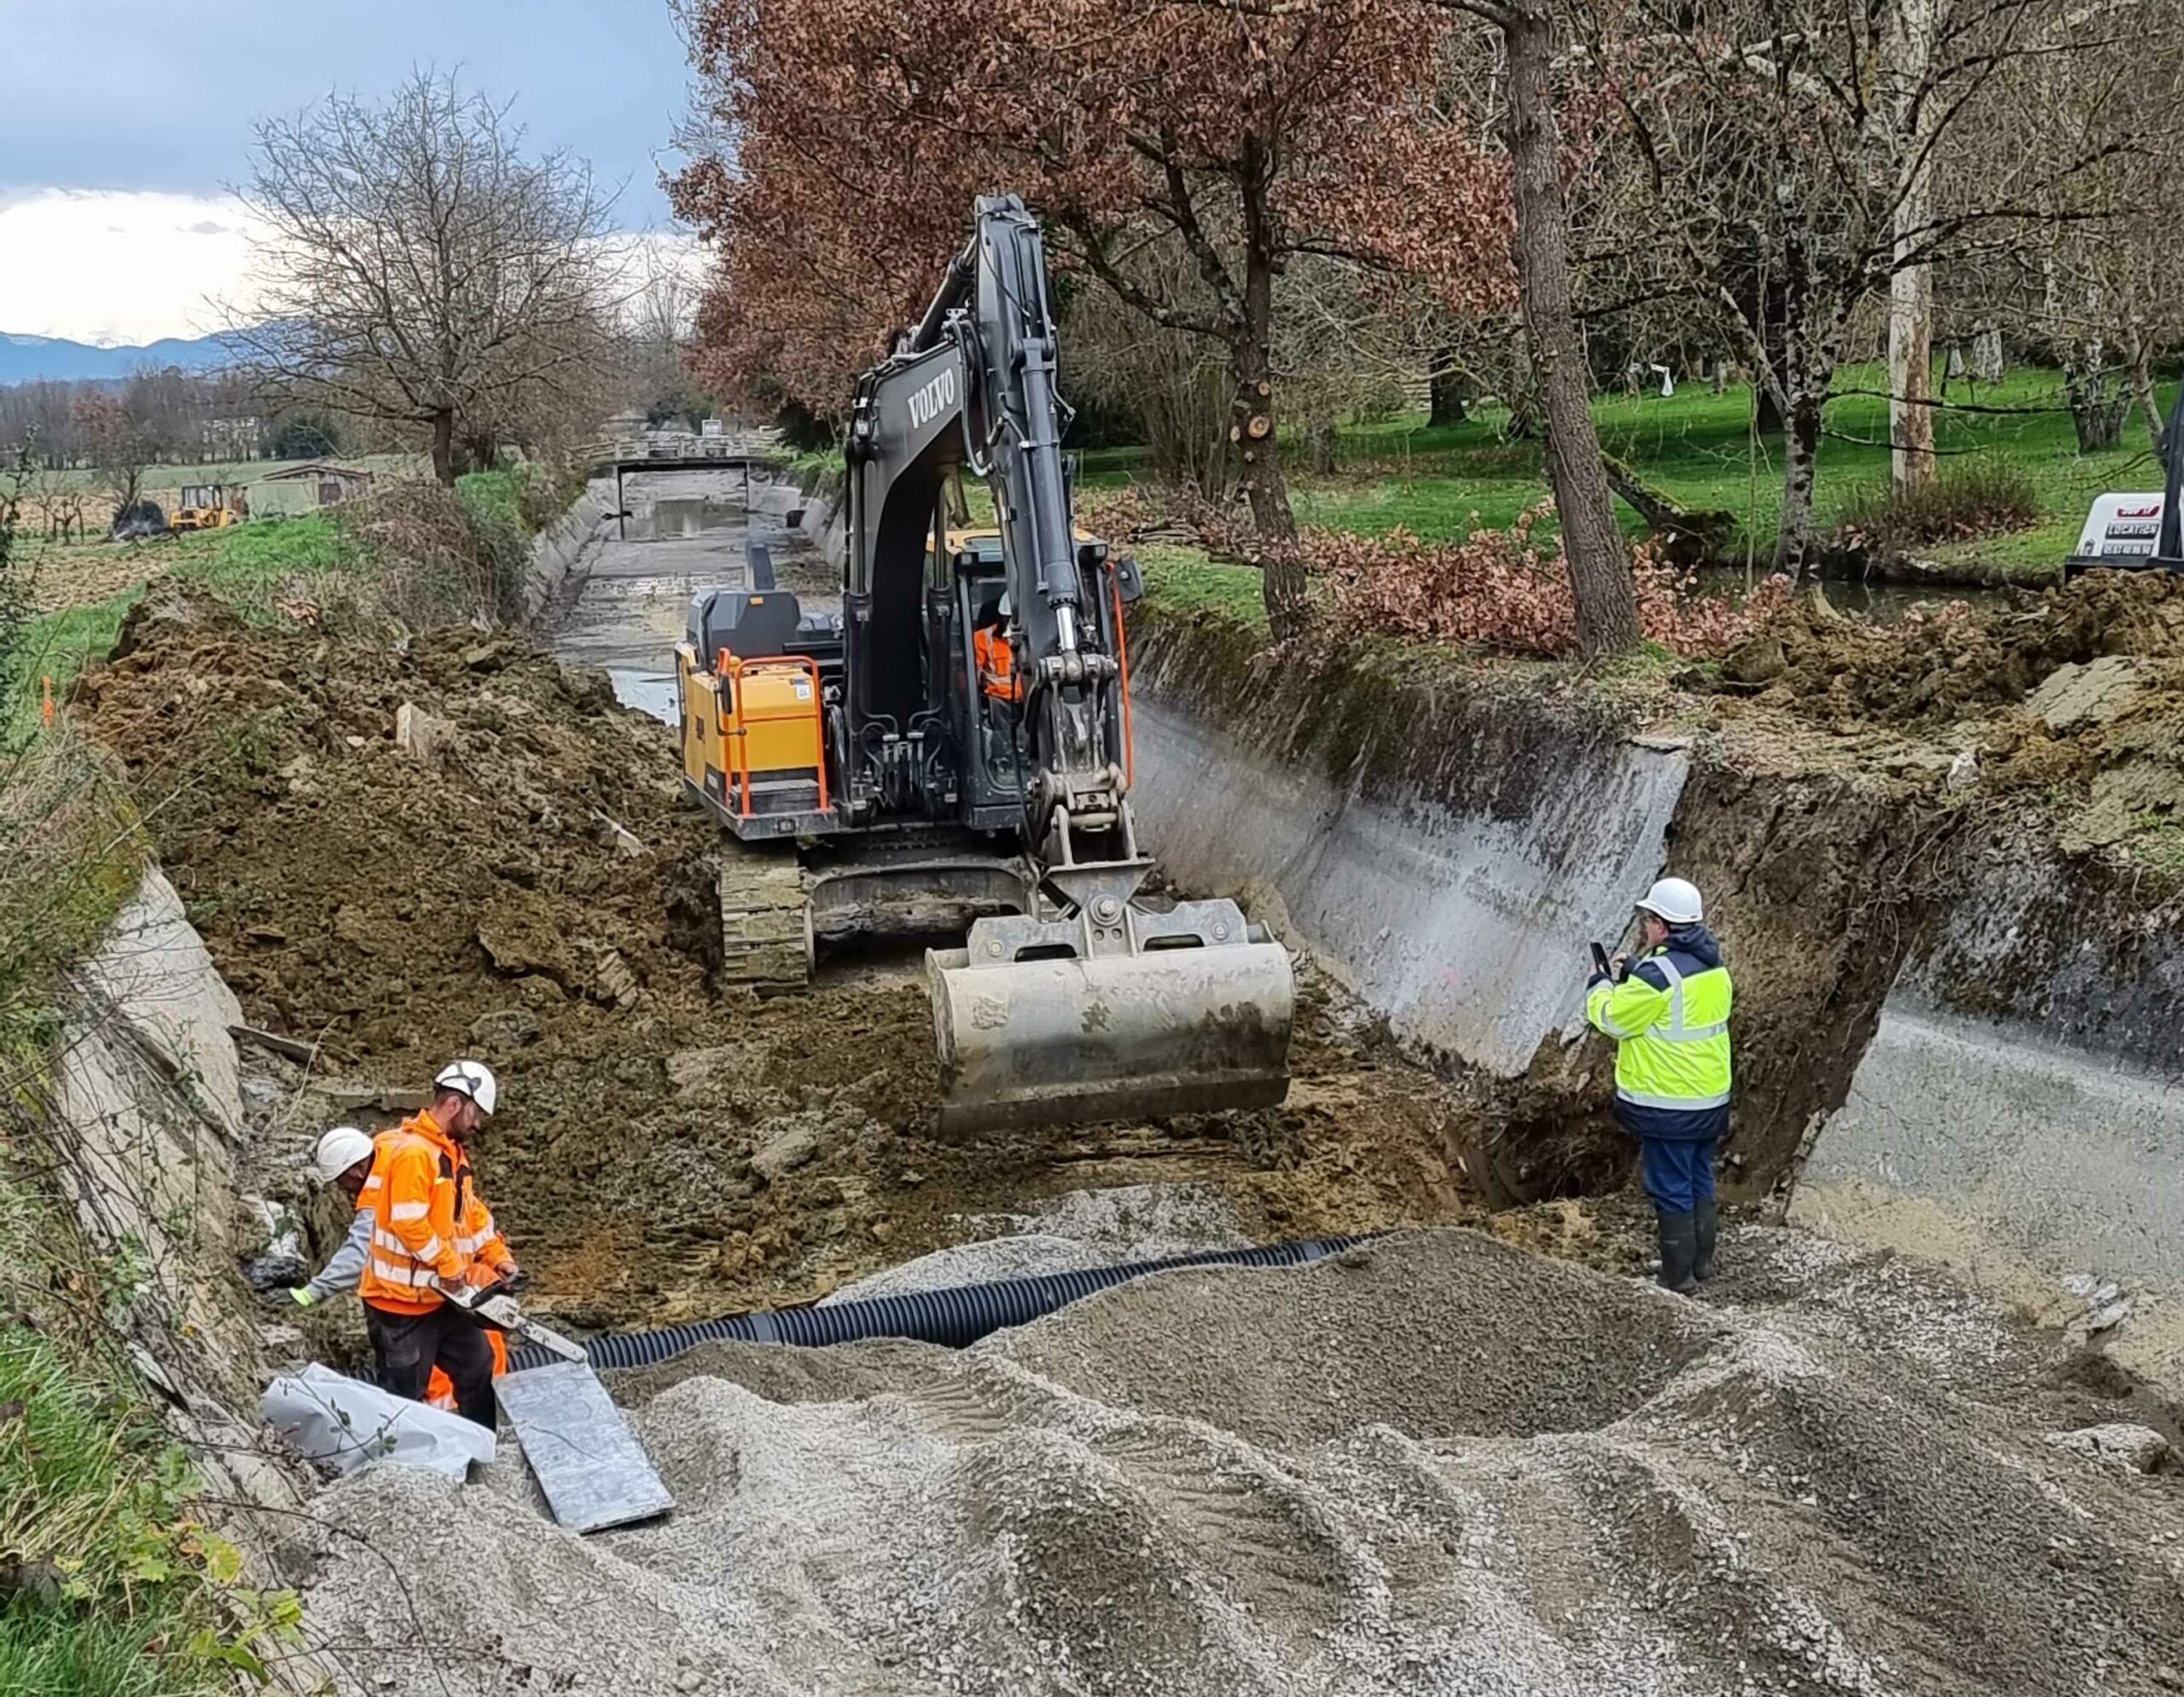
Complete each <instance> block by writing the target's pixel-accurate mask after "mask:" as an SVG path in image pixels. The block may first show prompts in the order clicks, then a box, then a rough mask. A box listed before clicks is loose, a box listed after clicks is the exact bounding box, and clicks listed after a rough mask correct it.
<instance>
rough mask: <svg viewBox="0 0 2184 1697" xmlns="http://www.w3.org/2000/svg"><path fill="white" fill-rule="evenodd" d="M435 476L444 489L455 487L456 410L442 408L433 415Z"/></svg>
mask: <svg viewBox="0 0 2184 1697" xmlns="http://www.w3.org/2000/svg"><path fill="white" fill-rule="evenodd" d="M433 477H434V478H435V479H438V480H439V484H440V485H441V486H442V487H443V488H446V489H452V488H454V487H455V410H454V409H453V408H452V407H442V408H441V409H440V410H439V411H438V412H436V413H434V414H433Z"/></svg>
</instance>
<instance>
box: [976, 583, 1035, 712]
mask: <svg viewBox="0 0 2184 1697" xmlns="http://www.w3.org/2000/svg"><path fill="white" fill-rule="evenodd" d="M1008 613H1009V607H1008V591H1006V590H1003V591H1002V597H1001V605H1000V606H999V607H996V608H995V609H994V622H993V623H992V624H990V625H980V626H979V628H978V629H977V630H975V631H973V632H972V633H971V658H972V659H973V660H975V661H976V662H977V663H978V668H979V689H982V690H983V691H985V696H986V699H987V700H989V701H1020V700H1023V699H1024V680H1023V679H1022V678H1020V677H1018V676H1017V675H1016V650H1015V649H1014V648H1011V647H1010V646H1009V645H1008Z"/></svg>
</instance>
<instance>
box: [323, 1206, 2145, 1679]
mask: <svg viewBox="0 0 2184 1697" xmlns="http://www.w3.org/2000/svg"><path fill="white" fill-rule="evenodd" d="M1735 1247H1737V1248H1738V1249H1739V1251H1740V1252H1744V1251H1746V1250H1749V1251H1751V1258H1752V1259H1753V1260H1754V1261H1756V1262H1762V1263H1763V1275H1762V1276H1756V1277H1755V1279H1754V1281H1753V1287H1752V1288H1753V1290H1754V1292H1755V1294H1753V1295H1751V1296H1750V1297H1749V1298H1746V1297H1740V1296H1737V1295H1736V1294H1734V1293H1724V1296H1723V1298H1722V1299H1719V1300H1709V1301H1705V1302H1687V1301H1685V1300H1682V1299H1677V1298H1674V1297H1670V1296H1668V1295H1667V1294H1666V1293H1662V1292H1659V1291H1657V1290H1653V1289H1652V1288H1650V1287H1647V1286H1645V1285H1643V1284H1642V1283H1641V1282H1639V1281H1635V1280H1632V1279H1628V1278H1618V1277H1612V1276H1606V1275H1602V1274H1600V1273H1597V1272H1594V1271H1592V1270H1588V1269H1586V1268H1583V1267H1580V1266H1577V1265H1574V1264H1569V1263H1565V1262H1556V1261H1553V1260H1550V1259H1548V1258H1543V1257H1541V1256H1538V1255H1536V1254H1534V1253H1531V1252H1526V1251H1524V1250H1520V1249H1516V1248H1513V1247H1508V1246H1506V1245H1502V1244H1499V1243H1496V1242H1495V1241H1493V1240H1491V1239H1490V1238H1489V1237H1486V1236H1484V1235H1478V1234H1473V1233H1469V1232H1422V1233H1417V1234H1412V1235H1405V1236H1403V1237H1400V1238H1396V1239H1391V1240H1388V1241H1384V1242H1382V1243H1380V1244H1378V1245H1376V1246H1374V1247H1373V1249H1372V1250H1371V1251H1370V1252H1368V1253H1360V1254H1356V1255H1352V1256H1348V1257H1345V1258H1340V1259H1339V1260H1337V1261H1331V1262H1327V1263H1322V1264H1317V1265H1315V1266H1312V1267H1309V1268H1304V1269H1297V1270H1221V1271H1211V1270H1207V1271H1192V1272H1182V1273H1175V1274H1168V1275H1163V1276H1158V1277H1155V1278H1153V1279H1150V1280H1147V1281H1141V1282H1140V1283H1136V1284H1133V1285H1130V1286H1128V1287H1123V1288H1121V1289H1118V1290H1115V1291H1111V1292H1108V1293H1103V1294H1102V1295H1101V1296H1099V1297H1096V1298H1094V1299H1089V1300H1087V1301H1086V1302H1083V1303H1081V1304H1078V1305H1075V1306H1073V1307H1072V1308H1070V1309H1067V1310H1065V1311H1062V1312H1060V1313H1059V1314H1057V1315H1054V1316H1049V1317H1048V1319H1046V1320H1044V1321H1042V1322H1038V1323H1037V1324H1036V1325H1033V1326H1031V1327H1027V1328H1022V1329H1021V1330H1019V1331H1015V1332H1013V1333H1005V1334H997V1335H996V1336H995V1337H993V1338H990V1339H988V1340H985V1342H984V1343H981V1344H979V1345H976V1346H975V1347H973V1348H972V1349H970V1350H967V1351H961V1352H960V1353H951V1352H949V1351H941V1350H937V1349H932V1348H928V1347H926V1346H922V1345H902V1344H885V1345H853V1346H847V1347H842V1348H837V1349H834V1350H826V1351H797V1350H787V1349H779V1348H775V1349H768V1348H764V1347H758V1346H750V1345H716V1346H712V1347H711V1348H708V1349H706V1350H701V1351H694V1352H693V1353H692V1355H691V1356H689V1357H684V1358H683V1359H682V1360H681V1361H678V1362H677V1363H669V1364H668V1365H666V1366H665V1367H661V1368H655V1369H648V1370H646V1371H644V1372H640V1373H632V1374H617V1375H613V1386H612V1388H613V1390H614V1392H615V1394H616V1396H617V1398H618V1399H619V1400H620V1401H621V1402H622V1403H623V1404H624V1406H625V1407H627V1408H628V1409H630V1415H631V1419H632V1421H633V1422H634V1424H635V1426H636V1430H637V1432H638V1433H639V1435H640V1437H641V1438H642V1441H643V1443H644V1444H645V1446H646V1449H647V1450H648V1453H649V1454H650V1456H652V1459H653V1462H654V1463H655V1465H656V1466H658V1467H659V1470H660V1472H661V1473H662V1476H663V1477H664V1478H665V1480H666V1481H667V1483H668V1485H669V1486H670V1488H671V1490H672V1491H674V1493H675V1495H676V1498H677V1509H676V1511H675V1513H674V1514H673V1515H672V1516H671V1517H670V1518H668V1519H667V1520H664V1521H662V1522H659V1523H657V1524H655V1525H653V1526H644V1527H633V1528H629V1529H625V1530H622V1531H613V1532H608V1533H605V1534H601V1535H600V1536H597V1537H592V1538H590V1539H578V1538H576V1537H571V1536H568V1535H566V1534H565V1533H562V1532H561V1531H558V1530H557V1529H555V1528H554V1527H552V1526H550V1524H548V1523H546V1522H545V1521H544V1520H543V1516H542V1513H541V1511H540V1509H539V1508H538V1507H537V1503H536V1502H535V1500H534V1499H535V1494H534V1493H531V1492H529V1491H526V1489H525V1488H524V1487H523V1485H521V1484H520V1483H518V1482H516V1480H520V1473H517V1474H516V1479H515V1480H511V1479H510V1478H509V1477H508V1475H509V1474H510V1473H511V1472H512V1471H513V1470H514V1459H513V1457H512V1456H510V1455H509V1453H508V1445H506V1444H504V1445H503V1450H502V1460H501V1461H499V1462H497V1463H496V1464H495V1466H494V1467H492V1468H491V1469H489V1470H488V1478H487V1479H486V1480H485V1482H484V1483H481V1484H473V1485H470V1486H468V1488H463V1487H457V1486H454V1485H450V1484H449V1483H447V1482H446V1481H443V1480H440V1479H435V1478H433V1477H430V1476H427V1475H422V1474H416V1473H394V1472H392V1471H386V1470H382V1471H381V1472H380V1473H378V1474H376V1475H367V1476H364V1477H362V1478H358V1479H350V1480H346V1481H343V1482H341V1483H340V1484H338V1485H334V1486H333V1487H331V1488H329V1489H328V1491H326V1492H325V1493H324V1494H323V1495H322V1497H321V1498H320V1499H319V1501H318V1502H317V1505H316V1507H315V1511H314V1512H315V1513H316V1514H317V1515H318V1516H320V1517H321V1518H322V1520H324V1521H325V1522H326V1523H327V1524H328V1526H331V1527H333V1528H338V1529H339V1532H338V1533H335V1534H328V1535H323V1536H322V1546H323V1548H322V1555H321V1559H320V1560H319V1564H318V1566H317V1572H316V1574H315V1577H314V1578H313V1579H312V1581H311V1584H310V1585H309V1587H308V1591H307V1603H308V1607H309V1618H310V1619H311V1623H312V1628H313V1631H314V1633H315V1635H317V1636H322V1637H324V1638H325V1639H327V1640H328V1642H334V1643H337V1644H340V1645H341V1646H344V1647H345V1648H343V1650H342V1652H341V1658H342V1661H343V1664H344V1665H345V1668H346V1671H347V1675H348V1677H349V1678H350V1679H351V1680H352V1681H354V1682H356V1686H357V1688H358V1689H360V1690H367V1691H369V1690H374V1689H376V1688H379V1686H378V1684H377V1682H379V1681H380V1680H382V1679H385V1680H387V1681H389V1684H388V1686H387V1687H386V1688H392V1689H398V1690H402V1691H420V1692H432V1691H438V1690H439V1689H441V1688H442V1685H443V1683H444V1689H445V1691H446V1692H447V1693H448V1694H449V1697H502V1694H516V1693H525V1694H528V1693H534V1692H543V1691H576V1692H586V1691H595V1692H602V1693H604V1692H608V1691H613V1692H617V1693H626V1694H651V1693H655V1692H658V1693H668V1692H676V1691H686V1690H733V1691H735V1692H738V1693H760V1694H774V1693H781V1694H784V1697H786V1694H789V1693H796V1694H811V1697H834V1694H840V1697H848V1694H851V1693H855V1694H859V1697H863V1694H888V1697H895V1694H903V1697H907V1694H918V1697H927V1694H930V1697H943V1694H947V1697H972V1694H977V1697H1003V1694H1008V1697H1034V1694H1037V1697H1047V1694H1053V1697H1065V1694H1066V1697H1085V1694H1113V1697H1240V1694H1262V1693H1263V1694H1269V1697H1273V1694H1280V1697H1368V1694H1370V1697H1382V1694H1409V1693H1417V1694H1436V1697H1440V1694H1449V1697H1489V1694H1493V1697H1518V1694H1526V1697H1531V1694H1556V1697H1595V1694H1600V1693H1607V1692H1613V1693H1618V1694H1622V1693H1638V1694H1659V1697H1670V1694H1679V1697H1680V1694H1707V1697H1712V1694H1739V1697H1741V1694H1745V1693H1751V1694H1761V1693H1768V1694H1775V1693H1780V1694H1794V1697H1809V1694H1814V1697H1816V1694H1822V1693H1828V1694H1836V1693H1867V1694H1874V1697H1881V1694H1887V1697H1899V1694H1911V1693H1917V1694H1926V1693H1935V1694H1949V1697H1972V1694H1980V1697H1994V1694H2001V1693H2009V1694H2017V1693H2032V1692H2050V1691H2052V1692H2066V1691H2067V1692H2090V1691H2095V1690H2098V1691H2102V1692H2116V1693H2125V1694H2131V1693H2151V1692H2153V1691H2155V1690H2158V1689H2159V1688H2160V1687H2159V1686H2158V1684H2157V1683H2155V1676H2156V1671H2158V1670H2159V1669H2162V1668H2164V1667H2174V1666H2175V1665H2180V1664H2184V1612H2181V1611H2179V1609H2178V1608H2177V1607H2176V1595H2177V1586H2178V1584H2179V1583H2180V1582H2181V1581H2184V1492H2180V1490H2179V1488H2178V1487H2177V1485H2175V1482H2174V1481H2171V1480H2169V1479H2164V1478H2160V1477H2148V1476H2145V1475H2139V1474H2129V1475H2127V1474H2125V1473H2123V1472H2121V1471H2120V1470H2117V1469H2114V1468H2111V1467H2106V1466H2096V1465H2091V1464H2088V1462H2085V1461H2083V1460H2081V1459H2079V1458H2077V1457H2076V1456H2066V1455H2062V1454H2059V1453H2058V1452H2057V1451H2056V1450H2053V1449H2052V1448H2050V1447H2049V1446H2048V1445H2047V1443H2046V1442H2045V1434H2046V1433H2048V1432H2051V1431H2053V1430H2055V1429H2056V1428H2057V1427H2058V1425H2059V1424H2071V1423H2082V1422H2073V1421H2071V1420H2069V1419H2068V1418H2067V1417H2065V1415H2064V1412H2063V1409H2062V1405H2061V1404H2059V1403H2058V1402H2057V1400H2056V1399H2055V1398H2053V1397H2051V1396H2048V1395H2047V1394H2046V1393H2043V1392H2039V1391H2038V1390H2036V1388H2033V1387H2031V1386H2019V1385H2017V1384H2014V1383H2012V1384H2009V1385H2005V1386H2001V1388H2000V1389H1999V1390H1997V1389H1996V1388H1995V1387H1994V1386H1988V1387H1986V1391H1985V1393H1984V1395H1983V1396H1982V1397H1979V1398H1973V1397H1972V1396H1969V1395H1966V1394H1962V1393H1960V1392H1959V1391H1958V1390H1956V1389H1955V1388H1953V1386H1952V1385H1951V1383H1950V1381H1949V1379H1948V1377H1947V1376H1946V1375H1942V1374H1936V1373H1935V1372H1934V1371H1933V1370H1932V1369H1931V1365H1930V1363H1928V1361H1927V1360H1926V1359H1925V1358H1924V1357H1922V1356H1921V1355H1920V1353H1919V1352H1918V1351H1915V1350H1914V1351H1905V1350H1902V1349H1899V1348H1896V1347H1895V1346H1894V1345H1892V1344H1891V1343H1890V1342H1889V1341H1888V1340H1887V1339H1886V1337H1885V1335H1883V1336H1879V1337H1877V1338H1875V1339H1870V1340H1869V1339H1867V1338H1866V1337H1863V1336H1854V1335H1850V1334H1846V1333H1845V1332H1844V1330H1843V1328H1842V1327H1841V1325H1840V1323H1839V1321H1840V1313H1841V1307H1842V1305H1843V1304H1844V1300H1845V1299H1844V1295H1843V1292H1844V1290H1846V1289H1848V1288H1849V1286H1848V1285H1846V1284H1845V1283H1844V1270H1845V1263H1844V1258H1839V1257H1835V1256H1833V1254H1832V1253H1831V1252H1826V1251H1812V1250H1809V1249H1807V1248H1806V1247H1804V1246H1802V1245H1800V1244H1797V1243H1794V1242H1792V1241H1788V1240H1784V1241H1780V1242H1778V1243H1775V1244H1774V1245H1772V1246H1771V1247H1770V1246H1769V1245H1766V1244H1763V1243H1760V1242H1757V1241H1754V1242H1751V1243H1747V1242H1745V1241H1743V1240H1742V1239H1741V1238H1740V1240H1739V1241H1738V1242H1737V1244H1736V1246H1735ZM1763 1251H1764V1252H1765V1253H1764V1255H1763V1254H1762V1252H1763ZM1800 1268H1802V1269H1804V1272H1802V1273H1800V1272H1799V1271H1798V1269H1800ZM1801 1276H1809V1277H1810V1278H1812V1279H1814V1280H1815V1281H1818V1286H1819V1287H1821V1289H1822V1290H1823V1293H1822V1294H1821V1295H1820V1296H1819V1297H1817V1298H1815V1299H1811V1300H1808V1299H1806V1298H1805V1297H1804V1296H1803V1295H1801V1294H1800V1293H1799V1292H1798V1289H1797V1288H1796V1283H1795V1281H1796V1280H1797V1279H1798V1277H1801ZM1905 1300H1908V1297H1907V1298H1905ZM1952 1323H1953V1322H1952ZM1997 1323H1998V1324H2000V1323H2002V1322H2000V1321H1999V1320H1998V1322H1997ZM1943 1335H1955V1331H1953V1330H1952V1329H1951V1328H1943ZM2038 1347H2039V1345H2038V1342H2037V1340H2029V1341H2027V1342H2026V1343H2025V1344H2024V1348H2025V1349H2026V1350H2027V1351H2032V1352H2035V1353H2036V1351H2037V1349H2038ZM352 1537H362V1538H363V1539H365V1540H366V1541H367V1542H368V1543H369V1545H370V1547H371V1550H372V1552H375V1554H372V1555H367V1554H363V1553H360V1552H359V1550H358V1549H357V1545H356V1544H355V1543H354V1542H353V1541H352ZM450 1549H459V1550H461V1551H462V1559H461V1560H456V1561H450V1560H445V1559H444V1552H446V1551H448V1550H450ZM380 1556H383V1557H384V1558H385V1560H386V1562H387V1563H391V1564H392V1571H393V1572H395V1573H397V1574H398V1576H399V1578H400V1580H401V1584H392V1583H390V1582H389V1568H388V1567H387V1566H386V1565H383V1564H382V1562H381V1561H380V1560H379V1559H378V1557H380Z"/></svg>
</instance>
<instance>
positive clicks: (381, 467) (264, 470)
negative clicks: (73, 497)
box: [56, 454, 431, 490]
mask: <svg viewBox="0 0 2184 1697" xmlns="http://www.w3.org/2000/svg"><path fill="white" fill-rule="evenodd" d="M322 460H324V461H327V462H332V463H333V464H334V465H337V466H350V467H353V468H356V469H357V470H359V471H368V472H371V473H373V474H375V475H377V476H380V477H389V476H398V477H422V476H426V475H427V474H429V473H430V470H431V467H430V465H429V463H428V462H427V461H426V460H425V459H424V458H423V457H422V456H420V455H416V454H327V455H324V456H322ZM319 463H321V461H320V460H207V461H205V462H200V463H198V464H193V465H186V466H148V467H147V468H145V471H144V476H143V479H142V483H143V486H144V487H145V488H146V489H180V488H183V487H184V486H185V485H189V484H193V483H241V484H251V483H256V482H257V481H258V479H260V478H264V477H270V476H271V475H272V474H274V473H275V472H277V471H286V470H288V469H289V468H291V467H294V466H311V465H317V464H319ZM56 480H57V481H59V482H61V483H64V484H66V485H69V486H70V487H72V488H76V489H89V490H98V489H103V488H106V487H107V480H106V479H105V478H104V477H102V475H101V474H99V473H97V472H96V471H92V470H90V469H89V468H78V469H76V470H74V471H67V472H61V473H59V474H57V479H56Z"/></svg>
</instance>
